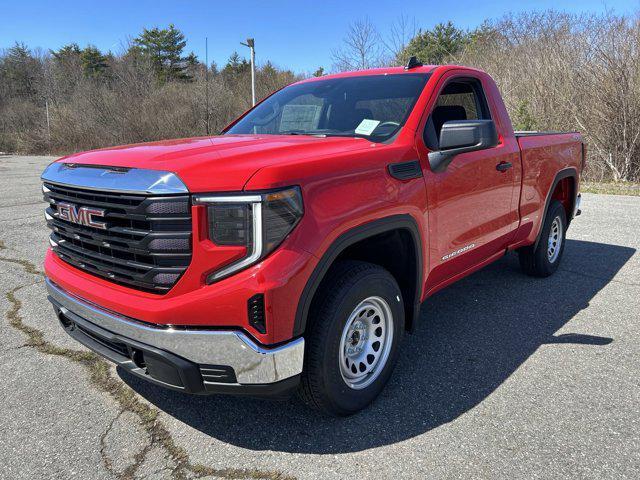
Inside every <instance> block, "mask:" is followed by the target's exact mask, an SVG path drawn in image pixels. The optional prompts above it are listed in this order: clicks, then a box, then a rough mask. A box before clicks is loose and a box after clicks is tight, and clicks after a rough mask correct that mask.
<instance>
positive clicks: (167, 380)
mask: <svg viewBox="0 0 640 480" xmlns="http://www.w3.org/2000/svg"><path fill="white" fill-rule="evenodd" d="M46 285H47V290H48V293H49V300H50V301H51V303H52V304H53V306H54V309H55V311H56V313H57V315H58V318H59V319H60V322H61V324H62V326H63V327H64V329H65V330H66V331H67V333H69V335H71V336H72V337H73V338H75V339H76V340H77V341H79V342H80V343H82V344H83V345H85V346H86V347H88V348H90V349H91V350H93V351H95V352H97V353H99V354H101V355H102V356H104V357H106V358H107V359H109V360H111V361H113V362H115V363H117V364H118V365H120V366H121V367H123V368H124V369H126V370H128V371H130V372H131V373H133V374H135V375H138V376H140V377H143V378H145V379H147V380H149V381H151V382H153V383H156V384H160V385H162V386H165V387H168V388H172V389H175V390H180V391H184V392H187V393H238V394H242V393H246V394H250V395H261V394H264V395H275V396H277V395H281V394H284V393H286V392H287V391H289V390H290V389H292V388H293V387H295V385H296V384H297V382H298V379H299V375H300V373H301V372H302V364H303V358H304V339H303V338H298V339H295V340H292V341H289V342H287V343H285V344H283V345H280V346H278V347H274V348H265V347H262V346H260V345H258V344H257V343H255V342H254V341H253V340H252V339H251V338H250V337H249V336H247V335H246V334H244V333H243V332H240V331H234V330H210V329H194V328H185V329H180V328H173V327H166V326H156V325H152V324H148V323H143V322H140V321H137V320H135V319H131V318H128V317H124V316H122V315H119V314H117V313H115V312H111V311H108V310H105V309H103V308H101V307H99V306H98V305H95V304H92V303H90V302H88V301H86V300H83V299H81V298H78V297H76V296H74V295H72V294H70V293H69V292H66V291H65V290H63V289H62V288H61V287H60V286H58V285H56V284H55V283H53V282H52V281H51V280H49V279H47V280H46Z"/></svg>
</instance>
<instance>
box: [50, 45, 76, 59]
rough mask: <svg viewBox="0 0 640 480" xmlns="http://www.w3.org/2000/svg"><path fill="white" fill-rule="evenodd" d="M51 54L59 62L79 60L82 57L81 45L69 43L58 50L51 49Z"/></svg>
mask: <svg viewBox="0 0 640 480" xmlns="http://www.w3.org/2000/svg"><path fill="white" fill-rule="evenodd" d="M51 55H53V58H55V59H56V61H58V62H67V61H69V60H71V61H73V60H77V59H78V58H79V57H80V47H79V46H78V44H77V43H69V44H68V45H65V46H64V47H60V48H59V49H58V50H51Z"/></svg>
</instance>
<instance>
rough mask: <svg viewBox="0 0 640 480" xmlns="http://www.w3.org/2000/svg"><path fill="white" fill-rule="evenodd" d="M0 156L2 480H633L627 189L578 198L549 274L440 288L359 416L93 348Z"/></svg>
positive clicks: (638, 319) (639, 333)
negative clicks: (146, 377) (141, 375)
mask: <svg viewBox="0 0 640 480" xmlns="http://www.w3.org/2000/svg"><path fill="white" fill-rule="evenodd" d="M49 161H51V158H45V157H17V156H3V157H0V182H1V185H2V194H1V196H0V199H1V200H0V241H1V243H0V289H1V290H2V294H1V296H0V310H1V311H2V320H1V321H0V378H1V379H2V382H1V387H0V478H7V479H9V478H11V479H41V478H83V479H88V478H91V479H93V478H100V479H101V478H196V477H197V478H268V479H276V478H300V479H308V478H318V479H328V478H363V479H366V478H376V479H380V478H392V477H395V478H509V479H512V478H598V479H601V478H616V479H618V478H638V476H639V475H640V326H639V323H640V254H639V253H638V249H640V197H626V196H609V195H587V194H585V195H584V199H583V215H582V216H581V217H579V218H578V219H577V220H576V221H575V222H574V223H573V224H572V226H571V228H570V229H569V235H568V239H569V240H568V242H567V245H566V251H565V257H564V259H563V263H562V265H561V267H560V269H559V271H558V272H557V273H556V274H555V275H554V276H553V277H551V278H548V279H544V280H540V279H532V278H529V277H526V276H524V275H523V274H521V273H520V271H519V268H518V265H517V258H516V257H515V256H513V255H509V256H507V257H506V258H504V259H502V260H500V261H499V262H497V263H495V264H493V265H491V266H490V267H488V268H486V269H484V270H483V271H481V272H478V273H476V274H474V275H472V276H471V277H469V278H467V279H465V280H463V281H461V282H459V283H458V284H456V285H454V286H452V287H450V288H448V289H446V290H444V291H442V292H440V293H438V294H437V295H435V296H434V297H433V298H432V299H430V300H429V301H428V302H426V303H425V304H424V305H423V307H422V323H421V325H420V327H419V329H418V331H417V332H416V334H414V335H411V336H408V337H406V338H405V342H404V345H403V354H402V357H401V359H400V362H399V364H398V367H397V370H396V372H395V374H394V377H393V379H392V381H391V383H390V384H389V385H388V387H387V388H386V389H385V391H384V392H383V394H382V396H381V397H380V398H379V399H378V400H377V401H376V402H375V403H374V404H373V405H372V406H371V407H370V408H368V409H367V410H365V411H364V412H362V413H360V414H358V415H356V416H354V417H351V418H346V419H327V418H324V417H319V416H317V415H316V414H315V413H314V412H311V411H309V410H307V409H306V408H305V407H303V406H302V405H301V404H300V403H298V402H297V401H296V400H290V401H287V402H273V401H265V400H254V399H248V398H234V397H225V396H218V397H193V396H187V395H184V394H180V393H175V392H170V391H167V390H163V389H160V388H158V387H155V386H153V385H149V384H147V383H145V382H143V381H140V380H138V379H137V378H134V377H131V376H129V375H127V374H126V373H124V372H120V371H118V370H117V369H115V368H113V367H112V366H110V365H108V364H107V363H105V362H103V361H101V360H99V359H97V357H95V356H94V355H92V354H88V353H87V352H88V351H87V350H85V349H83V347H81V346H80V345H78V344H76V343H75V342H73V341H72V340H71V339H70V338H68V337H67V335H66V334H65V333H64V332H63V331H62V330H61V328H60V327H59V326H58V323H57V320H56V319H55V317H54V315H53V313H52V310H51V308H50V306H49V304H48V302H47V301H46V294H45V290H44V285H43V277H42V274H41V268H42V261H43V257H44V253H45V249H46V246H47V244H48V242H47V234H48V232H47V228H46V227H45V224H44V219H43V209H44V203H43V202H42V195H41V192H40V183H39V175H40V172H41V171H42V170H43V168H44V167H45V166H46V164H47V163H48V162H49Z"/></svg>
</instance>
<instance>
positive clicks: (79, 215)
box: [57, 202, 107, 230]
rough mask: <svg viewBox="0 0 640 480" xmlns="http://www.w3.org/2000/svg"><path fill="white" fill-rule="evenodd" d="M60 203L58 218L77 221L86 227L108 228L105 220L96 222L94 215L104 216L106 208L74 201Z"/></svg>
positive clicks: (72, 221)
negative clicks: (82, 205) (82, 204)
mask: <svg viewBox="0 0 640 480" xmlns="http://www.w3.org/2000/svg"><path fill="white" fill-rule="evenodd" d="M57 205H58V218H59V219H61V220H66V221H67V222H71V223H77V224H79V225H84V226H86V227H93V228H100V229H102V230H106V229H107V224H106V223H104V222H96V221H95V220H94V219H93V217H104V210H102V209H101V208H92V207H80V208H78V206H77V205H74V204H72V203H64V202H60V203H58V204H57Z"/></svg>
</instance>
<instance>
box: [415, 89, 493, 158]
mask: <svg viewBox="0 0 640 480" xmlns="http://www.w3.org/2000/svg"><path fill="white" fill-rule="evenodd" d="M483 119H484V120H488V119H491V114H490V113H489V108H488V107H487V101H486V99H485V96H484V92H483V91H482V85H481V84H480V82H479V81H478V80H471V79H465V80H454V81H451V82H449V83H448V84H447V85H446V86H445V87H444V89H443V90H442V92H440V95H439V96H438V99H437V100H436V104H435V106H434V107H433V111H432V112H431V115H430V116H429V119H428V120H427V125H426V127H425V131H424V143H425V144H426V145H427V147H428V148H429V149H430V150H437V149H438V148H439V147H438V139H439V138H440V130H442V125H444V123H445V122H449V121H452V120H483Z"/></svg>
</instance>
